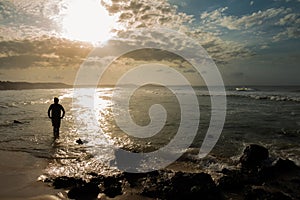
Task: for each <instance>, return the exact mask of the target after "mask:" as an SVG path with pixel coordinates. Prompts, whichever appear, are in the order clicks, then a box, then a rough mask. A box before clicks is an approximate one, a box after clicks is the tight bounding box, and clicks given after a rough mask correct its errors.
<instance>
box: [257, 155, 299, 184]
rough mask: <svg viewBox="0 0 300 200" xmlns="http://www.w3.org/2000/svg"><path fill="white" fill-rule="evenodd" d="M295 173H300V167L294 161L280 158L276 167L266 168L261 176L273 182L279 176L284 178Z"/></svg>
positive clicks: (260, 173) (261, 172)
mask: <svg viewBox="0 0 300 200" xmlns="http://www.w3.org/2000/svg"><path fill="white" fill-rule="evenodd" d="M295 171H298V172H299V173H300V167H298V166H297V165H296V164H295V163H294V162H293V161H291V160H289V159H285V160H283V159H281V158H279V159H278V160H277V162H276V163H275V164H274V165H272V166H268V167H264V168H263V169H262V170H261V171H260V172H259V176H260V177H261V178H262V179H263V180H271V179H276V178H277V177H278V176H282V175H284V174H289V173H290V174H291V173H294V172H295Z"/></svg>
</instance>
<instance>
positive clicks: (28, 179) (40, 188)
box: [0, 151, 59, 200]
mask: <svg viewBox="0 0 300 200" xmlns="http://www.w3.org/2000/svg"><path fill="white" fill-rule="evenodd" d="M0 160H1V162H0V199H7V200H17V199H56V198H55V196H54V195H56V194H57V193H58V192H59V190H54V189H53V188H51V187H49V186H47V185H46V184H45V183H42V182H39V181H37V178H38V177H39V176H40V175H41V174H43V169H45V167H46V166H47V160H46V159H41V158H35V157H33V156H31V155H30V154H29V153H24V152H11V151H0ZM44 195H48V196H44ZM52 195H53V196H52ZM41 196H43V197H41Z"/></svg>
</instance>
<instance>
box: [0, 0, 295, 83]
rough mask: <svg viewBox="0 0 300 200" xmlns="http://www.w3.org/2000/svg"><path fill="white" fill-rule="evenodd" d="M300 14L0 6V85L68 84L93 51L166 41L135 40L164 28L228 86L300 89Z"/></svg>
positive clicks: (278, 7)
mask: <svg viewBox="0 0 300 200" xmlns="http://www.w3.org/2000/svg"><path fill="white" fill-rule="evenodd" d="M299 11H300V0H265V1H258V0H256V1H255V0H254V1H246V0H245V1H240V0H225V1H224V0H222V1H221V0H217V1H209V0H203V1H195V0H183V1H181V0H139V1H125V0H124V1H122V0H102V1H98V0H85V1H83V0H36V1H29V0H3V1H1V2H0V24H1V27H0V67H1V68H0V80H8V81H29V82H64V83H68V84H72V83H73V82H74V79H75V76H76V72H77V70H78V68H79V67H80V64H81V63H82V62H83V61H84V59H85V58H86V57H87V55H88V54H89V52H90V51H91V50H92V49H93V48H94V46H99V45H100V46H103V47H104V49H105V50H109V49H110V47H109V45H110V44H111V42H110V41H111V40H112V41H113V44H114V48H118V47H120V48H121V45H124V41H126V40H128V41H129V42H132V41H131V40H129V39H130V38H132V37H133V36H134V37H136V38H138V40H136V41H139V42H140V41H143V42H144V43H147V42H151V41H159V40H160V39H161V40H163V39H162V38H157V37H155V35H154V34H149V35H140V36H136V32H138V30H139V29H140V28H149V29H151V28H154V27H164V28H168V29H171V30H174V31H179V32H181V33H184V34H186V35H188V36H189V37H191V38H193V39H194V40H195V41H197V43H199V45H201V46H202V47H203V48H204V49H205V50H206V51H207V52H208V54H209V55H210V56H211V57H212V59H213V60H214V61H215V63H216V65H217V66H218V68H219V70H220V72H221V74H222V76H223V79H224V82H225V85H266V84H267V85H300V79H299V74H300V73H299V72H300V68H299V63H300V50H299V46H300V28H299V27H300V12H299ZM172 42H173V43H174V45H175V46H176V45H177V46H184V44H185V41H178V40H175V39H174V41H172ZM118 45H119V46H118ZM133 45H137V44H133ZM106 56H107V57H109V56H110V55H109V54H108V55H106ZM107 57H101V58H95V60H97V62H105V61H106V60H107V59H108V58H107ZM95 62H96V61H95ZM128 64H130V62H129V63H128ZM187 73H191V71H189V72H187Z"/></svg>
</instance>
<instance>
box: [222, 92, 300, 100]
mask: <svg viewBox="0 0 300 200" xmlns="http://www.w3.org/2000/svg"><path fill="white" fill-rule="evenodd" d="M227 96H233V97H246V98H251V99H256V100H271V101H293V102H300V96H288V95H279V94H278V95H276V94H253V93H252V94H245V93H243V94H237V93H231V94H227Z"/></svg>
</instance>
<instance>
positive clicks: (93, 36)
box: [62, 0, 115, 44]
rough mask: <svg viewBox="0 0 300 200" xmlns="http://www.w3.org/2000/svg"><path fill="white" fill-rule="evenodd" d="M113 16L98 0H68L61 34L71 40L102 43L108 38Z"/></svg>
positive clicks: (113, 23)
mask: <svg viewBox="0 0 300 200" xmlns="http://www.w3.org/2000/svg"><path fill="white" fill-rule="evenodd" d="M114 25H115V17H114V16H110V15H109V13H108V11H107V10H106V9H105V8H104V7H103V6H102V5H101V3H100V1H98V0H85V1H82V0H70V1H69V4H68V7H67V8H66V12H65V15H64V17H63V19H62V28H63V30H62V36H63V37H65V38H68V39H71V40H78V41H84V42H90V43H92V44H97V43H104V42H105V41H107V40H109V38H110V37H111V36H112V35H111V30H112V29H113V27H114Z"/></svg>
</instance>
